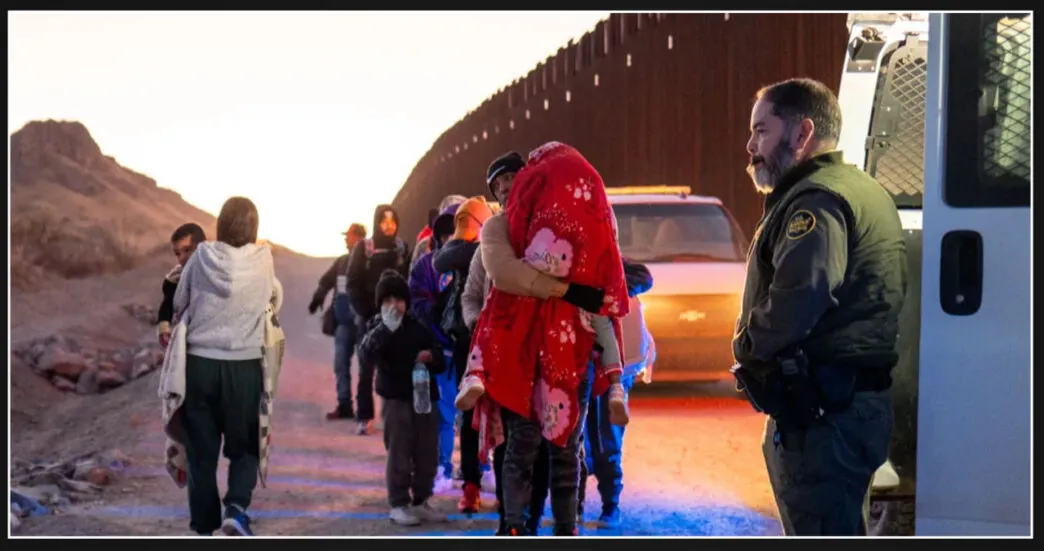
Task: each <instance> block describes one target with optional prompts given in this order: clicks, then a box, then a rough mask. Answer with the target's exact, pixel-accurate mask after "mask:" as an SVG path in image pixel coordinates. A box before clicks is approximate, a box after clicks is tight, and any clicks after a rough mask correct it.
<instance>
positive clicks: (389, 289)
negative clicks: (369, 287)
mask: <svg viewBox="0 0 1044 551" xmlns="http://www.w3.org/2000/svg"><path fill="white" fill-rule="evenodd" d="M376 295H377V307H378V308H380V307H381V304H382V303H383V302H384V299H386V298H388V297H395V298H401V299H402V300H404V301H406V304H409V303H410V285H409V284H408V283H406V280H405V279H403V277H402V276H401V275H400V274H399V272H397V271H395V270H384V271H383V272H381V278H380V279H379V280H378V281H377V292H376Z"/></svg>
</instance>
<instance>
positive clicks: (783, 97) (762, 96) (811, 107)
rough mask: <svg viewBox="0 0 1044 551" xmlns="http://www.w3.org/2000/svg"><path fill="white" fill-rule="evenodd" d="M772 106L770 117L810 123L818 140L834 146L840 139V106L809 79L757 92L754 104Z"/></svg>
mask: <svg viewBox="0 0 1044 551" xmlns="http://www.w3.org/2000/svg"><path fill="white" fill-rule="evenodd" d="M758 100H765V101H767V102H769V103H771V104H772V114H773V115H775V116H777V117H779V118H781V119H783V121H784V122H786V123H787V124H788V125H789V124H794V123H797V122H798V121H800V120H802V119H809V120H811V121H812V124H813V125H814V126H815V135H816V137H817V138H819V139H820V140H823V141H826V142H834V143H836V142H837V141H838V139H839V138H840V137H841V105H840V104H839V103H838V102H837V96H835V95H834V93H833V92H831V91H830V88H827V87H826V85H825V84H823V83H822V82H819V81H817V80H812V79H810V78H792V79H790V80H784V81H783V82H777V83H776V84H772V85H769V86H766V87H764V88H762V89H761V90H758V93H757V94H755V95H754V101H758Z"/></svg>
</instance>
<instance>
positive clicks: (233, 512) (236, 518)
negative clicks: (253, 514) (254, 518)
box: [221, 505, 254, 536]
mask: <svg viewBox="0 0 1044 551" xmlns="http://www.w3.org/2000/svg"><path fill="white" fill-rule="evenodd" d="M221 533H223V534H225V535H226V536H253V535H254V532H253V531H251V530H250V517H248V516H247V514H246V511H244V510H243V509H241V508H239V507H236V506H235V505H233V506H231V507H228V508H227V509H225V519H224V520H223V521H221Z"/></svg>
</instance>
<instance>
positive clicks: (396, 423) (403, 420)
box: [381, 400, 439, 507]
mask: <svg viewBox="0 0 1044 551" xmlns="http://www.w3.org/2000/svg"><path fill="white" fill-rule="evenodd" d="M381 414H382V419H383V420H384V449H385V450H386V451H387V452H388V460H387V464H386V468H385V479H386V481H387V484H388V505H390V506H391V507H406V506H407V505H410V504H413V505H420V504H421V503H424V502H425V501H427V499H428V498H430V497H431V495H432V492H433V489H434V486H435V473H436V471H438V466H439V414H438V412H432V413H424V414H420V413H416V412H415V411H413V402H412V401H409V400H384V406H383V407H382V408H381ZM411 493H412V496H411Z"/></svg>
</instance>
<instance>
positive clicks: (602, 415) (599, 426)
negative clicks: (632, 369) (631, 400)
mask: <svg viewBox="0 0 1044 551" xmlns="http://www.w3.org/2000/svg"><path fill="white" fill-rule="evenodd" d="M593 371H594V364H591V366H590V370H589V371H588V373H589V376H590V375H593ZM620 383H621V384H622V385H623V387H624V392H628V393H629V392H631V388H632V387H634V377H627V378H625V379H621V381H620ZM625 429H626V427H621V426H617V425H614V424H612V423H610V422H609V394H608V393H605V394H602V395H601V396H597V397H594V398H591V399H590V401H589V402H588V406H587V422H586V423H584V437H583V450H584V461H583V462H582V463H581V465H580V497H579V503H580V506H581V510H583V503H584V500H585V498H586V497H587V496H586V494H587V491H586V490H587V477H588V476H590V475H592V474H593V475H594V476H595V479H596V480H597V481H598V494H599V496H600V497H601V498H602V513H609V512H610V511H612V510H613V509H616V508H617V507H618V506H619V505H620V494H621V493H622V492H623V438H624V431H625Z"/></svg>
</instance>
